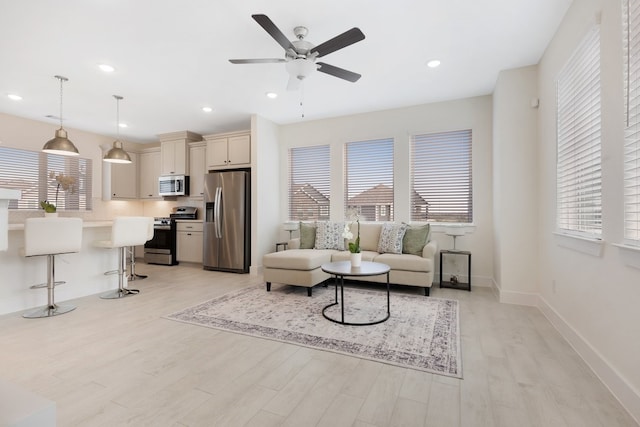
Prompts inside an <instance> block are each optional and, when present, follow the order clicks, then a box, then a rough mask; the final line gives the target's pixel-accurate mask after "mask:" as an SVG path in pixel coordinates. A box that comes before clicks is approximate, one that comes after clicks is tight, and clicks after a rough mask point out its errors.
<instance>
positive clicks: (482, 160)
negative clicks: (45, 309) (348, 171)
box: [279, 96, 493, 286]
mask: <svg viewBox="0 0 640 427" xmlns="http://www.w3.org/2000/svg"><path fill="white" fill-rule="evenodd" d="M491 116H492V102H491V97H490V96H481V97H475V98H469V99H463V100H457V101H449V102H441V103H435V104H427V105H419V106H414V107H407V108H398V109H393V110H386V111H378V112H372V113H367V114H358V115H352V116H344V117H338V118H332V119H325V120H317V121H303V122H300V123H296V124H291V125H283V126H281V129H280V164H281V165H286V164H287V155H288V149H289V148H291V147H299V146H311V145H320V144H330V146H331V178H332V186H331V217H332V219H333V220H336V221H338V220H342V219H343V212H344V209H343V203H344V202H343V201H344V183H343V145H344V143H346V142H350V141H362V140H368V139H379V138H394V140H395V152H394V156H395V159H394V161H395V175H394V190H395V206H394V211H395V218H394V219H395V220H396V221H407V222H408V221H410V219H411V215H410V206H409V198H410V187H411V183H410V138H411V135H412V134H420V133H430V132H440V131H447V130H458V129H472V131H473V153H472V156H473V158H472V161H473V208H474V211H473V218H474V225H475V226H476V228H475V232H474V233H473V234H468V235H466V236H464V237H461V238H459V239H458V241H457V242H456V247H457V248H458V249H465V250H470V251H472V253H473V262H472V269H473V270H472V276H473V283H474V285H485V286H489V285H490V284H491V282H492V280H493V279H492V278H493V259H492V258H493V230H492V228H493V226H492V183H491V180H492V173H491V144H492V140H491V133H492V130H491V126H492V119H491ZM287 180H288V171H287V170H286V168H285V167H283V168H281V172H280V182H279V187H280V189H281V190H280V191H281V197H280V221H285V220H287V219H288V218H287V215H288V214H287V213H288V203H289V201H288V195H287V194H286V192H287V188H288V182H287ZM433 237H434V238H435V239H436V240H437V241H438V243H439V247H440V248H450V247H452V240H451V238H450V237H448V236H445V235H442V234H439V233H434V236H433Z"/></svg>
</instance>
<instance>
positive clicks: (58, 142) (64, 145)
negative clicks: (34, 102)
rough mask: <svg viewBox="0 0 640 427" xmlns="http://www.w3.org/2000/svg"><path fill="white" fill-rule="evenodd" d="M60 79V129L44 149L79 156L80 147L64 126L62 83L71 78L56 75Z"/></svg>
mask: <svg viewBox="0 0 640 427" xmlns="http://www.w3.org/2000/svg"><path fill="white" fill-rule="evenodd" d="M55 78H56V79H58V80H60V129H58V130H56V136H55V137H54V138H53V139H50V140H49V141H47V142H46V143H45V144H44V147H42V151H44V152H45V153H51V154H62V155H63V156H77V155H78V154H79V153H78V149H77V148H76V146H75V145H73V142H71V140H70V139H69V138H67V131H66V130H64V128H63V127H62V84H63V83H64V82H66V81H68V80H69V79H68V78H66V77H63V76H55Z"/></svg>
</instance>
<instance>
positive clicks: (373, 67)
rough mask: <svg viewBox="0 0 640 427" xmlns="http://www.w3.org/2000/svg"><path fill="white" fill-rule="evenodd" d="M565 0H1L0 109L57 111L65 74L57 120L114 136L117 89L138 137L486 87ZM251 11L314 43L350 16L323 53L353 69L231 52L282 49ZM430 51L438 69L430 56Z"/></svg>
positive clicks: (357, 109)
mask: <svg viewBox="0 0 640 427" xmlns="http://www.w3.org/2000/svg"><path fill="white" fill-rule="evenodd" d="M570 2H571V0H480V1H479V0H394V1H393V2H392V1H372V0H323V1H317V0H316V1H309V0H295V1H292V0H279V1H268V2H267V1H265V0H182V1H179V0H173V1H170V0H64V1H51V0H22V1H17V0H0V55H1V56H0V58H1V59H0V112H4V113H8V114H12V115H16V116H21V117H27V118H30V119H34V120H40V121H49V122H52V123H54V122H55V120H51V119H48V118H46V116H47V115H54V116H59V82H58V81H57V80H56V79H54V78H53V76H54V75H56V74H59V75H63V76H65V77H67V78H69V81H68V82H67V83H65V85H64V117H65V127H67V128H76V129H83V130H87V131H91V132H95V133H99V134H104V135H111V136H115V134H116V123H115V122H116V101H115V100H114V99H113V97H112V95H114V94H115V95H121V96H123V97H124V100H122V101H121V103H120V121H121V122H125V123H127V124H128V125H129V127H128V128H126V129H123V130H121V136H122V138H123V139H125V140H129V141H134V142H154V141H157V138H156V135H158V134H162V133H167V132H173V131H179V130H190V131H193V132H197V133H200V134H211V133H218V132H226V131H233V130H241V129H248V128H249V123H250V116H251V114H259V115H261V116H263V117H265V118H267V119H269V120H272V121H274V122H276V123H279V124H286V123H295V122H299V121H302V120H314V119H319V118H326V117H332V116H341V115H345V114H353V113H363V112H368V111H375V110H382V109H388V108H396V107H402V106H408V105H416V104H423V103H430V102H435V101H442V100H447V99H457V98H464V97H469V96H477V95H485V94H490V93H492V92H493V88H494V84H495V81H496V77H497V75H498V72H499V71H500V70H504V69H509V68H515V67H520V66H526V65H531V64H536V63H538V61H539V59H540V57H541V55H542V54H543V52H544V49H545V47H546V46H547V44H548V43H549V41H550V40H551V38H552V36H553V34H554V32H555V31H556V29H557V27H558V25H559V23H560V21H561V19H562V17H563V16H564V14H565V12H566V10H567V9H568V7H569V5H570ZM257 13H262V14H266V15H267V16H269V17H270V18H271V20H272V21H273V22H274V23H275V24H276V25H277V26H278V27H279V28H280V30H281V31H282V32H283V33H284V34H285V35H286V36H287V37H290V39H294V36H293V28H294V27H295V26H298V25H303V26H306V27H307V28H308V29H309V34H308V36H307V38H306V40H307V41H310V42H311V43H313V44H315V45H318V44H320V43H322V42H324V41H326V40H328V39H330V38H332V37H334V36H336V35H338V34H340V33H342V32H344V31H346V30H348V29H350V28H352V27H359V28H360V29H361V30H362V32H363V33H364V34H365V36H366V38H365V40H363V41H361V42H359V43H356V44H354V45H352V46H349V47H347V48H345V49H343V50H340V51H337V52H334V53H332V54H330V55H327V56H325V57H323V58H322V61H324V62H327V63H329V64H331V65H335V66H338V67H341V68H345V69H348V70H351V71H355V72H357V73H360V74H362V78H361V79H360V80H359V81H358V82H356V83H349V82H346V81H344V80H341V79H338V78H335V77H332V76H329V75H327V74H323V73H314V74H313V75H311V76H310V77H309V78H308V79H307V80H305V83H304V85H303V89H302V90H301V91H298V92H287V91H286V85H287V80H288V74H287V73H286V71H285V65H284V64H260V65H234V64H231V63H229V62H228V59H230V58H278V57H284V51H283V49H282V48H281V47H280V46H279V45H278V44H277V43H276V42H275V40H273V39H272V38H271V37H270V36H269V35H268V34H267V33H266V32H265V31H264V30H263V29H262V28H261V27H260V26H259V25H258V24H257V23H256V22H255V21H254V20H253V19H252V18H251V15H252V14H257ZM433 58H437V59H439V60H441V61H442V65H441V66H440V67H439V68H437V69H430V68H428V67H427V66H426V62H427V61H428V60H430V59H433ZM100 63H108V64H111V65H113V66H114V67H115V68H116V71H115V72H113V73H111V74H105V73H104V72H102V71H100V70H99V69H98V67H97V65H98V64H100ZM268 91H274V92H277V93H278V94H279V97H278V98H277V99H275V100H271V99H268V98H267V97H266V96H265V93H266V92H268ZM8 93H16V94H19V95H21V96H22V97H23V99H22V100H21V101H12V100H10V99H8V98H7V96H6V95H7V94H8ZM301 100H303V101H304V102H303V104H304V105H303V108H301V107H300V102H301ZM203 106H211V107H213V108H214V111H213V112H212V113H204V112H203V111H202V110H201V108H202V107H203ZM303 110H304V115H305V117H304V119H303V118H302V117H301V114H302V111H303ZM70 137H71V138H72V139H73V135H71V134H70Z"/></svg>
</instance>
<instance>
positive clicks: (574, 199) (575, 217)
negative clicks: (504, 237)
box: [556, 26, 602, 238]
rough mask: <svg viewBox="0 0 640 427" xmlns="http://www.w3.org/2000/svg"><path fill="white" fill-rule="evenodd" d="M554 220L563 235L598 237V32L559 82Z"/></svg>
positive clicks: (581, 47)
mask: <svg viewBox="0 0 640 427" xmlns="http://www.w3.org/2000/svg"><path fill="white" fill-rule="evenodd" d="M556 97H557V103H558V111H557V132H558V134H557V165H556V215H557V227H558V229H559V230H562V231H565V232H569V233H570V234H581V235H586V236H589V237H598V238H599V237H600V235H601V233H602V177H601V175H602V174H601V168H600V30H599V27H597V26H596V27H594V28H593V29H592V30H590V31H589V32H588V33H587V35H586V36H585V38H584V39H583V40H582V42H581V43H580V45H579V46H578V47H577V49H576V51H575V52H574V53H573V55H572V56H571V58H570V59H569V61H568V62H567V64H566V65H565V66H564V68H563V69H562V71H561V72H560V74H559V77H558V80H557V82H556Z"/></svg>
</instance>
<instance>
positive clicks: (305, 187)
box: [289, 145, 331, 221]
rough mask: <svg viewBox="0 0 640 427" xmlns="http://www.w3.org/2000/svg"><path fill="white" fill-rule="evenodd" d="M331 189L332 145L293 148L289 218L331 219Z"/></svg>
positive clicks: (290, 155)
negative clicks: (330, 147) (330, 149)
mask: <svg viewBox="0 0 640 427" xmlns="http://www.w3.org/2000/svg"><path fill="white" fill-rule="evenodd" d="M330 190H331V169H330V151H329V145H317V146H312V147H297V148H291V149H289V219H291V220H299V221H308V220H328V219H329V214H330V203H329V201H330Z"/></svg>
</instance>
